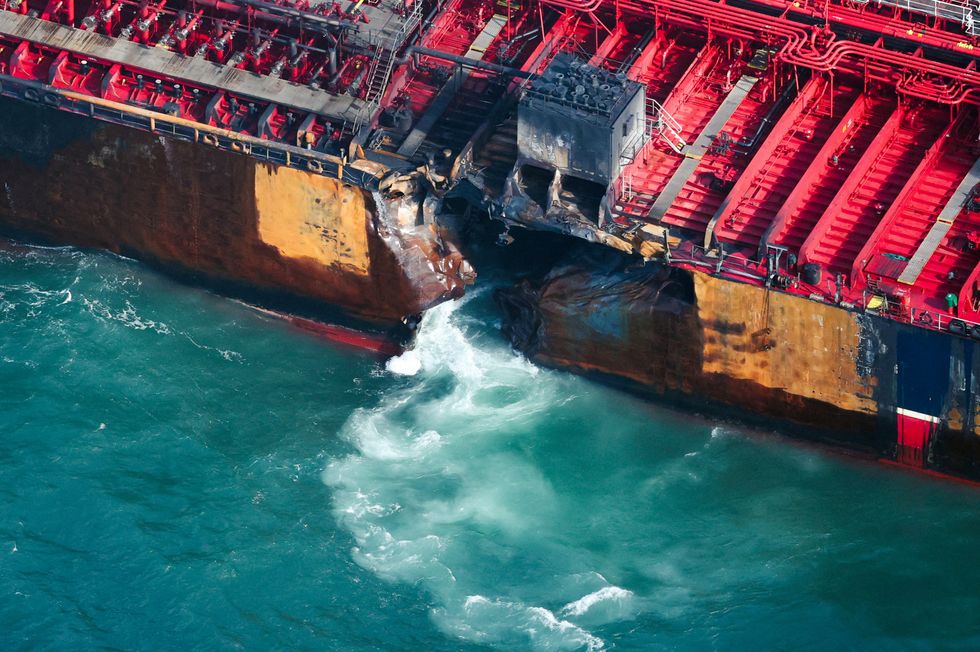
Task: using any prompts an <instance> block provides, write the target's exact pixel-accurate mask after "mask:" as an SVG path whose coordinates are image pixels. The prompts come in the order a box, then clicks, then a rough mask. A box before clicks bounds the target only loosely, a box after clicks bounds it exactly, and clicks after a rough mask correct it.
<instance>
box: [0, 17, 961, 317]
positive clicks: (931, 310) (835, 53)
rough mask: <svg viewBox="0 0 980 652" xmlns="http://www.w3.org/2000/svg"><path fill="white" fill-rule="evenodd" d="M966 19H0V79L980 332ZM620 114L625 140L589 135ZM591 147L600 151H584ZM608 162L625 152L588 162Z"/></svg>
mask: <svg viewBox="0 0 980 652" xmlns="http://www.w3.org/2000/svg"><path fill="white" fill-rule="evenodd" d="M977 11H980V4H978V3H977V2H974V1H973V0H957V1H952V2H942V1H938V0H932V1H927V2H916V3H909V2H904V1H895V2H891V1H888V2H886V1H882V0H872V1H870V2H868V1H865V2H861V1H851V2H830V3H827V2H809V1H807V0H802V1H801V0H797V1H795V2H787V1H784V0H729V1H727V2H720V1H717V0H699V1H697V2H695V1H694V0H620V1H616V2H609V1H605V0H541V1H536V0H523V1H519V0H499V1H493V0H450V1H449V2H438V3H436V2H429V1H428V0H359V1H356V2H353V3H349V4H341V3H337V2H334V3H326V2H324V3H318V2H315V1H313V2H310V1H307V0H299V1H294V0H278V1H274V0H157V1H155V2H150V1H147V0H3V2H2V3H0V81H2V92H3V94H5V95H12V96H17V97H19V98H21V99H26V100H28V101H34V102H39V103H43V104H47V105H50V106H57V107H60V108H63V109H64V110H67V111H74V112H83V113H87V114H90V115H93V116H94V117H98V118H103V119H109V120H116V121H121V122H126V123H128V124H130V125H131V126H134V127H138V128H140V127H142V128H147V129H150V128H152V129H168V130H169V131H170V132H171V134H172V135H174V136H176V137H181V136H183V137H187V138H196V139H202V138H203V139H205V140H206V142H208V143H209V144H212V145H214V146H216V147H227V148H234V149H235V150H236V151H239V152H242V153H245V154H252V155H257V156H264V157H266V158H274V159H275V160H277V161H279V162H287V161H288V163H289V164H292V165H295V166H305V167H307V169H309V170H311V171H314V172H317V171H320V170H321V169H323V167H324V163H328V165H327V167H328V168H330V167H331V166H330V165H329V163H330V162H332V161H334V160H335V158H334V157H341V159H342V160H343V161H346V162H353V161H352V159H357V158H362V159H367V160H373V161H376V162H380V163H383V164H384V165H385V166H387V167H389V168H392V169H395V170H398V169H407V168H408V167H411V166H413V165H415V162H417V161H419V160H425V159H426V158H427V157H428V159H430V160H432V159H433V158H443V157H449V158H451V159H454V161H455V163H456V165H454V166H453V172H454V175H453V177H452V179H451V180H452V181H455V182H458V181H467V182H469V183H471V184H472V185H475V186H476V187H477V188H478V189H479V190H480V191H481V192H482V193H483V194H484V196H485V199H486V201H487V202H488V203H493V204H497V205H499V206H504V207H505V208H504V209H503V210H502V211H500V214H501V215H502V216H504V217H505V218H507V219H509V220H510V221H511V222H514V223H526V224H528V225H531V226H539V227H544V228H562V229H564V230H566V231H568V232H570V233H573V234H577V235H581V236H583V237H587V238H589V239H594V240H599V241H605V242H613V241H617V242H618V240H625V241H630V240H631V237H632V236H635V235H637V234H641V235H642V236H643V238H646V239H648V240H649V239H651V238H653V239H654V240H658V239H659V242H657V243H656V244H657V245H658V246H656V247H654V249H653V250H654V251H656V252H660V253H662V255H663V256H665V257H669V260H670V261H671V262H672V263H673V264H677V265H689V266H696V267H700V268H713V269H715V270H716V271H717V273H719V274H729V275H733V276H736V277H737V278H738V279H739V280H742V281H748V282H757V283H763V284H768V285H770V286H773V287H777V288H779V289H781V290H785V291H787V292H793V293H800V294H804V295H806V296H817V297H821V298H822V299H824V300H827V301H834V302H837V303H841V304H843V305H844V306H845V307H855V308H857V309H869V310H873V311H877V312H881V313H883V314H888V315H891V316H893V317H894V318H895V319H900V320H908V321H911V322H912V323H917V324H920V325H922V326H923V327H927V328H933V329H942V330H947V329H952V330H953V331H954V332H959V333H961V334H967V333H968V332H971V331H972V332H976V333H977V335H978V336H980V327H977V328H976V329H975V330H973V322H975V321H980V265H978V263H980V197H978V195H977V182H978V181H980V161H978V158H977V156H978V153H980V150H978V147H977V144H978V141H977V138H978V116H977V105H978V104H980V71H978V70H977V50H976V48H977V45H978V42H977V32H978V29H980V27H978V24H977V23H976V22H975V18H976V17H975V16H974V13H975V12H977ZM559 68H560V70H559ZM572 73H574V74H578V75H579V77H578V78H577V79H576V80H574V81H575V83H573V84H567V83H564V82H562V78H563V77H566V76H570V75H571V74H572ZM637 88H639V89H640V92H639V93H637V91H636V89H637ZM615 94H618V95H615ZM559 95H560V96H559ZM614 95H615V96H614ZM522 98H523V99H522ZM549 102H550V104H549ZM576 102H578V104H576ZM597 102H600V103H602V102H605V103H606V104H609V106H605V105H603V106H601V107H599V106H598V105H597ZM620 104H621V105H622V106H627V105H629V106H630V107H631V108H630V111H629V115H625V116H622V118H623V119H624V120H625V119H629V120H632V121H633V122H631V123H630V124H629V125H626V124H623V123H616V124H613V123H612V121H609V124H605V122H602V121H601V120H600V123H601V124H599V123H596V122H595V120H594V118H595V116H596V115H598V114H600V113H603V112H604V111H606V110H607V109H609V110H611V109H613V108H616V107H614V106H612V105H617V106H618V105H620ZM549 105H550V106H553V107H559V106H564V107H566V110H567V111H570V112H571V114H570V117H566V118H564V119H563V120H564V121H565V122H564V127H565V128H566V129H567V130H568V131H567V133H566V134H565V137H564V138H563V137H562V134H561V133H559V132H560V131H561V128H562V120H552V121H551V122H550V123H549V124H550V125H551V127H550V128H551V129H552V130H553V132H548V131H547V130H544V131H540V120H538V122H535V121H534V116H538V118H540V116H541V115H542V113H541V111H540V110H536V109H535V108H534V107H535V106H536V107H539V108H540V107H547V106H549ZM622 106H619V108H617V110H620V109H622ZM576 107H577V108H576ZM637 107H639V108H637ZM576 111H577V112H578V113H577V117H575V113H576ZM556 115H558V114H556ZM590 115H591V118H590ZM154 116H158V119H156V120H153V119H152V118H153V117H154ZM618 117H620V116H619V115H618V114H617V115H616V116H614V118H618ZM590 119H591V120H592V121H591V122H590ZM597 124H599V126H596V125H597ZM535 125H538V126H535ZM196 127H200V128H201V129H196ZM208 128H211V130H208ZM535 129H538V130H539V131H540V133H536V134H532V133H530V132H531V131H533V130H535ZM574 129H578V131H574ZM596 129H598V130H599V131H603V130H605V131H607V132H609V133H607V134H606V135H604V136H601V137H600V136H599V135H597V136H596V138H595V139H592V140H590V139H586V138H584V137H583V134H585V133H596ZM555 130H557V131H555ZM616 130H620V131H619V132H618V133H615V131H616ZM518 134H520V138H518ZM532 140H539V141H541V142H546V143H547V146H548V147H549V148H551V151H552V154H553V153H554V151H553V150H554V147H553V146H554V144H555V143H561V146H560V147H559V149H561V148H563V152H564V153H563V156H564V159H562V160H565V161H566V163H568V162H569V161H572V162H575V161H577V170H576V169H571V168H570V167H569V165H570V164H568V165H565V166H564V167H563V166H562V165H560V164H556V165H555V166H542V165H540V161H538V164H535V156H536V157H537V158H538V159H540V158H541V151H538V152H537V154H536V155H535V154H534V153H533V152H531V151H530V150H529V149H528V148H529V143H530V142H531V141H532ZM519 141H520V142H519ZM597 147H600V148H606V149H609V148H613V149H616V150H617V151H615V152H612V153H611V154H610V152H608V151H607V152H605V154H604V156H605V159H604V161H603V162H602V163H599V162H597V161H598V159H597V158H596V157H597V156H599V153H598V152H596V151H595V150H596V148H597ZM290 152H291V153H292V156H291V157H290V156H289V154H290ZM318 154H323V155H325V156H317V155H318ZM610 157H611V158H610ZM600 158H601V157H600ZM583 161H586V163H583ZM588 161H591V163H589V162H588ZM573 167H574V166H573ZM351 169H352V172H351V173H350V174H351V175H353V176H351V180H352V181H354V182H359V183H370V182H371V179H370V178H367V177H366V176H364V175H361V176H358V175H357V174H356V172H355V170H356V169H357V167H356V165H355V166H353V168H351ZM556 172H557V173H558V174H557V176H556V175H555V173H556ZM549 189H550V190H551V191H552V192H550V194H549ZM522 198H523V199H524V200H525V201H524V203H523V204H522V203H521V202H520V201H518V200H520V199H522ZM508 205H509V208H508ZM528 206H530V209H533V210H529V208H528ZM562 206H564V207H565V208H567V209H568V210H556V209H559V208H561V207H562ZM650 234H654V235H650ZM614 239H615V240H614ZM646 251H648V252H649V251H651V249H650V248H649V247H648V248H647V249H646Z"/></svg>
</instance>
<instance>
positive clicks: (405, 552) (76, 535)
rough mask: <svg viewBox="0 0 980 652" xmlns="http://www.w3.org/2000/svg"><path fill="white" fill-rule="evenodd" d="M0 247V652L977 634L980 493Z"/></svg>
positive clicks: (926, 643) (460, 350)
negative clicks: (348, 339) (395, 353)
mask: <svg viewBox="0 0 980 652" xmlns="http://www.w3.org/2000/svg"><path fill="white" fill-rule="evenodd" d="M494 320H495V315H494V311H493V310H492V308H491V306H490V300H489V293H488V290H487V288H478V289H477V290H476V292H475V293H472V294H471V296H470V298H468V299H466V300H464V301H463V302H459V303H455V304H451V305H445V306H442V307H440V308H437V309H436V310H433V311H432V312H430V313H429V314H428V315H427V316H426V317H425V320H424V322H423V325H422V329H421V333H420V336H419V341H418V346H417V347H416V349H415V350H414V351H412V352H409V353H406V354H404V355H403V356H400V357H399V358H396V359H393V360H390V361H388V362H387V363H386V364H385V363H381V362H378V361H377V360H375V359H374V358H371V357H369V356H366V355H362V354H359V353H356V352H351V351H345V350H340V349H337V348H334V347H333V346H332V345H330V344H327V343H325V342H322V341H319V340H316V339H314V338H312V337H309V336H308V335H306V334H304V333H302V332H298V331H295V330H292V329H291V328H290V327H289V326H287V325H285V324H283V323H280V322H277V321H274V320H270V319H269V318H268V317H265V316H263V315H261V314H257V313H254V312H252V311H250V310H249V309H248V308H246V307H243V306H241V305H239V304H236V303H233V302H230V301H227V300H225V299H222V298H220V297H217V296H215V295H212V294H210V293H207V292H204V291H200V290H195V289H190V288H187V287H183V286H180V285H176V284H174V283H171V282H169V281H167V280H165V279H163V278H161V277H159V276H157V275H155V274H153V273H152V272H149V271H147V270H146V269H144V268H143V267H141V266H139V265H137V264H135V263H132V262H130V261H126V260H122V259H118V258H113V257H110V256H106V255H99V254H90V253H82V252H78V251H74V250H70V249H54V250H51V249H38V248H32V249H12V250H8V251H4V252H0V647H2V649H5V650H7V649H93V648H116V649H161V648H162V649H184V648H189V649H208V650H210V649H270V648H299V649H320V650H322V649H336V650H374V649H418V650H433V649H434V650H460V649H506V650H514V649H530V650H601V649H623V650H632V649H678V648H688V649H696V650H700V649H706V648H711V649H743V648H779V649H796V648H816V649H841V648H862V649H864V648H880V649H885V648H888V649H893V648H895V647H905V648H917V649H919V648H933V647H944V648H962V649H976V648H977V647H978V646H980V591H978V589H977V587H978V586H980V493H978V492H977V491H978V490H976V489H973V488H968V487H962V486H958V485H954V484H951V483H945V482H937V481H934V480H931V479H928V478H923V477H918V476H914V475H911V474H908V473H905V472H901V471H897V470H894V469H888V468H882V467H879V466H876V465H873V464H870V463H867V462H863V461H856V460H852V459H849V458H847V457H842V456H839V455H836V454H832V453H829V452H827V451H824V450H820V449H813V448H810V447H804V446H801V445H799V444H794V443H793V442H792V441H791V440H788V439H786V438H783V437H781V436H777V435H775V434H773V433H769V432H761V431H757V430H747V429H744V428H741V427H738V426H735V425H732V424H729V423H725V422H720V421H716V420H713V419H711V418H710V417H707V416H704V417H700V416H692V415H690V414H683V413H678V412H674V411H671V410H669V409H668V408H665V407H661V406H654V405H651V404H647V403H644V402H642V401H639V400H637V399H634V398H631V397H629V396H626V395H624V394H621V393H618V392H616V391H613V390H609V389H606V388H603V387H599V386H597V385H594V384H591V383H589V382H587V381H584V380H582V379H579V378H576V377H573V376H569V375H567V374H563V373H559V372H555V371H550V370H543V369H539V368H536V367H534V366H533V365H530V364H529V363H527V362H526V361H524V360H523V359H521V358H520V357H518V356H516V355H514V354H513V353H512V352H511V351H510V350H509V348H508V347H507V345H506V344H505V343H504V342H503V341H502V340H501V338H500V336H499V335H498V333H497V329H496V324H495V323H494Z"/></svg>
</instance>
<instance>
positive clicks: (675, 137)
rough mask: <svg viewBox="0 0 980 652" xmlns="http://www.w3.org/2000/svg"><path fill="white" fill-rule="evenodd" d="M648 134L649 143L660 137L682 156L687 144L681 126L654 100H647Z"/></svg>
mask: <svg viewBox="0 0 980 652" xmlns="http://www.w3.org/2000/svg"><path fill="white" fill-rule="evenodd" d="M647 116H648V117H647V133H646V139H647V140H648V141H649V140H650V139H651V138H653V136H654V135H658V136H660V138H662V139H663V141H664V142H665V143H667V145H668V146H669V147H670V148H671V149H672V150H674V151H675V152H677V153H678V154H680V153H681V152H682V151H683V150H684V148H685V147H687V143H685V142H684V138H683V136H681V126H680V124H678V122H677V120H675V119H674V116H672V115H670V114H669V113H667V110H666V109H664V107H663V105H662V104H661V103H660V102H658V101H657V100H654V99H652V98H651V99H647Z"/></svg>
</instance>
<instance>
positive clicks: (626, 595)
mask: <svg viewBox="0 0 980 652" xmlns="http://www.w3.org/2000/svg"><path fill="white" fill-rule="evenodd" d="M632 600H633V592H632V591H627V590H626V589H622V588H620V587H618V586H604V587H602V588H601V589H599V590H598V591H593V592H592V593H589V594H588V595H584V596H582V597H581V598H579V599H578V600H576V601H575V602H569V603H568V604H566V605H565V606H564V607H562V609H561V614H562V615H563V616H565V617H579V616H585V615H587V614H589V613H590V612H594V610H595V608H596V607H598V606H608V605H609V604H610V603H613V604H614V607H615V608H616V609H619V610H621V609H624V608H628V607H629V606H630V603H631V602H632ZM622 616H623V614H621V615H620V617H622Z"/></svg>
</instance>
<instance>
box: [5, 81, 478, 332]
mask: <svg viewBox="0 0 980 652" xmlns="http://www.w3.org/2000/svg"><path fill="white" fill-rule="evenodd" d="M0 184H2V192H0V228H2V229H3V230H4V231H6V232H7V233H13V234H16V235H26V236H28V237H33V238H41V239H44V240H47V241H51V242H56V243H60V244H70V245H75V246H79V247H86V248H99V249H105V250H108V251H113V252H118V253H122V254H125V255H128V256H132V257H134V258H137V259H140V260H143V261H146V262H149V263H152V264H154V265H157V266H160V267H163V268H165V269H168V270H171V271H174V272H176V273H179V274H181V275H182V276H187V275H189V276H191V277H194V278H195V279H200V280H201V281H204V282H209V283H210V282H213V283H219V284H231V285H235V286H241V287H247V288H253V289H255V290H257V291H260V292H265V293H268V294H269V295H270V296H273V295H279V294H281V295H282V296H284V297H298V298H302V299H303V300H304V301H306V302H308V303H309V304H310V305H318V306H321V307H323V308H324V309H325V310H328V311H332V310H335V309H339V311H340V312H341V313H342V314H343V315H345V316H349V317H350V318H351V319H353V320H356V321H360V322H364V323H367V324H372V325H377V326H385V327H386V326H390V325H393V324H397V323H399V322H400V321H401V320H402V319H403V318H404V317H406V316H409V315H415V314H417V313H420V312H422V311H424V310H425V309H427V308H429V307H431V306H433V305H435V304H437V303H439V302H441V301H444V300H447V299H449V298H451V297H455V296H459V295H460V294H461V293H462V291H463V286H464V284H465V280H464V276H465V273H464V267H465V264H464V262H463V260H462V257H461V256H460V255H459V254H458V253H457V252H456V251H455V250H454V249H452V248H451V247H449V246H448V245H447V244H446V243H445V242H443V241H442V239H441V238H440V237H439V236H438V234H437V233H436V231H435V229H434V228H432V227H431V226H427V225H418V226H414V225H413V226H412V227H411V228H408V229H405V228H399V227H397V226H395V225H388V224H385V222H384V216H383V215H382V214H381V213H383V211H382V210H381V209H380V208H379V206H378V205H377V202H378V201H382V200H380V198H379V199H377V200H376V198H375V195H373V194H372V193H370V192H368V191H366V190H364V189H362V188H359V187H357V186H353V185H349V184H344V183H342V182H341V181H339V180H337V179H333V178H329V177H327V176H324V175H319V174H314V173H312V172H306V171H304V170H297V169H295V168H287V167H284V166H279V165H276V164H272V163H267V162H263V161H260V160H257V159H256V158H253V157H250V156H246V155H243V154H234V153H229V152H224V151H219V150H217V149H215V148H212V147H209V146H208V145H206V144H203V143H193V142H185V141H180V140H176V139H172V138H169V137H166V136H163V135H159V134H152V133H147V132H144V131H140V130H136V129H132V128H128V127H125V126H121V125H115V124H111V123H105V122H101V121H96V120H92V119H89V118H86V117H83V116H77V115H72V114H68V113H64V112H60V111H57V110H55V109H50V108H46V107H43V106H39V105H33V104H28V103H22V102H18V101H14V100H10V99H6V98H0Z"/></svg>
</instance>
